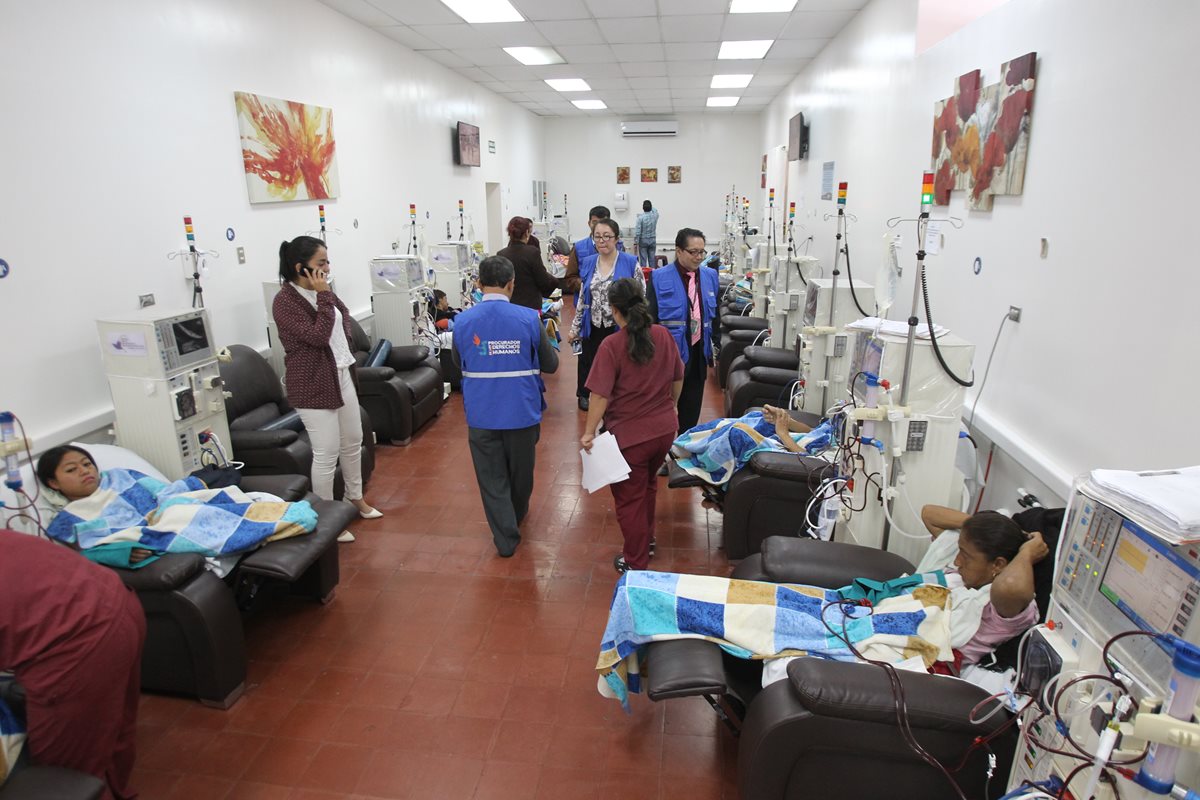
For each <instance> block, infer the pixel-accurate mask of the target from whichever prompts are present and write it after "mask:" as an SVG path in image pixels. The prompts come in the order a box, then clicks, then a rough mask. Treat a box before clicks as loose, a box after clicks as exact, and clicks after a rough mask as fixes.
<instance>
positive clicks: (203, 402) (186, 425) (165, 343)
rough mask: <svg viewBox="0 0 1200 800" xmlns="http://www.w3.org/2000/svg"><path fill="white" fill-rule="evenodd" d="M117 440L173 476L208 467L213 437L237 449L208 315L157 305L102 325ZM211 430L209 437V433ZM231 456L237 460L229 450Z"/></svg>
mask: <svg viewBox="0 0 1200 800" xmlns="http://www.w3.org/2000/svg"><path fill="white" fill-rule="evenodd" d="M96 327H97V328H98V331H99V336H100V352H101V358H102V362H103V365H104V372H105V374H106V375H107V376H108V388H109V391H110V392H111V393H112V399H113V412H114V415H115V418H116V437H117V444H119V445H120V446H122V447H127V448H129V449H130V450H133V451H134V452H136V453H138V454H139V455H141V456H142V457H143V458H145V459H146V460H147V461H149V462H150V463H151V464H153V465H154V466H156V467H158V468H159V469H160V470H161V471H162V473H163V474H164V475H166V476H167V477H168V478H170V479H171V480H178V479H179V478H182V477H184V476H186V475H188V474H189V473H191V472H193V471H194V470H197V469H199V468H200V467H201V466H202V465H201V458H200V457H201V452H202V450H201V445H202V444H204V443H206V442H207V438H208V435H209V434H214V433H215V434H216V435H217V437H218V441H219V442H221V443H222V444H223V445H224V446H225V447H226V448H228V447H229V441H230V438H229V423H228V420H227V419H226V416H225V395H224V390H223V389H222V383H221V373H220V370H219V369H218V368H217V348H216V344H215V342H214V340H213V334H212V325H211V323H210V322H209V320H208V312H207V311H205V310H204V309H193V310H190V311H183V312H179V313H175V314H164V313H163V311H162V310H161V309H158V308H149V309H146V310H145V311H143V312H134V313H132V314H130V315H129V316H127V317H121V318H114V319H104V320H98V321H97V322H96ZM202 434H204V435H205V442H202V441H201V435H202ZM225 456H226V457H228V458H232V457H233V453H232V452H230V451H228V450H226V451H225Z"/></svg>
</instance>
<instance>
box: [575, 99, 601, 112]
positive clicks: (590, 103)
mask: <svg viewBox="0 0 1200 800" xmlns="http://www.w3.org/2000/svg"><path fill="white" fill-rule="evenodd" d="M571 104H572V105H573V106H575V107H576V108H580V109H583V110H584V111H599V110H600V109H602V108H608V106H606V105H604V101H603V100H572V101H571Z"/></svg>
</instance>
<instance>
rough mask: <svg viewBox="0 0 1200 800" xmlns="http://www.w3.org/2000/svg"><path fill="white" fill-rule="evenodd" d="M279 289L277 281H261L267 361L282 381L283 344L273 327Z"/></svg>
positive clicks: (277, 330) (277, 331)
mask: <svg viewBox="0 0 1200 800" xmlns="http://www.w3.org/2000/svg"><path fill="white" fill-rule="evenodd" d="M281 288H282V286H281V285H280V283H279V281H263V285H262V290H263V305H264V306H265V307H266V309H267V348H268V352H267V361H269V362H270V364H271V368H272V369H274V370H275V374H276V375H278V376H279V378H280V380H283V373H284V365H283V355H284V353H283V343H282V342H280V341H279V329H278V328H276V327H275V295H277V294H279V290H280V289H281Z"/></svg>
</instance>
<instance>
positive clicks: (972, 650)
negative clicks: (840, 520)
mask: <svg viewBox="0 0 1200 800" xmlns="http://www.w3.org/2000/svg"><path fill="white" fill-rule="evenodd" d="M922 517H923V518H924V519H925V520H926V524H927V526H929V528H930V531H931V533H935V540H934V546H933V547H931V548H930V552H931V554H932V557H931V558H927V559H924V560H923V561H922V563H921V565H919V566H918V568H917V573H916V574H915V575H914V576H912V577H910V578H905V579H903V580H895V581H890V582H888V584H884V585H882V586H877V587H872V588H871V590H870V592H869V599H866V600H863V598H865V597H868V593H865V592H864V586H863V585H862V584H864V583H865V582H856V583H855V584H852V585H850V586H847V587H843V588H842V589H837V590H833V589H825V588H821V587H817V586H803V585H800V584H776V583H767V582H759V581H740V580H733V579H729V578H718V577H711V576H706V575H678V574H671V573H660V572H629V573H626V574H625V575H624V576H622V577H621V579H620V580H619V581H618V582H617V588H616V591H615V593H614V595H613V601H612V606H611V608H610V610H609V618H608V625H607V627H606V628H605V631H604V637H603V640H602V641H601V644H600V657H599V659H598V661H597V663H596V669H597V670H599V672H600V681H599V688H600V692H601V693H602V694H604V695H605V696H608V697H615V698H617V699H619V700H620V701H621V703H622V705H624V706H625V708H626V709H627V710H628V708H629V702H628V693H629V692H631V691H632V692H638V691H640V650H641V648H642V646H643V645H645V644H647V643H649V642H652V641H658V640H664V639H681V638H687V639H706V640H708V641H711V642H714V643H715V644H717V645H719V646H720V647H721V649H723V650H725V651H726V652H727V653H729V654H731V655H733V656H737V657H739V658H746V659H755V660H761V661H764V662H766V663H765V665H764V673H766V672H767V667H769V666H772V665H778V666H782V665H783V664H785V663H786V661H787V659H788V658H789V657H795V656H815V657H818V658H829V659H834V660H839V661H853V660H856V658H857V657H856V656H855V654H854V653H853V652H852V650H851V647H850V645H849V644H848V643H847V641H846V640H849V643H852V644H853V645H854V649H855V650H857V651H858V652H859V653H861V654H862V655H863V657H865V658H868V659H872V660H876V661H886V662H889V663H894V664H899V663H901V662H905V661H909V660H910V659H914V658H918V659H920V661H921V662H922V663H923V666H924V667H925V668H926V669H929V670H930V671H939V672H941V671H953V672H957V669H956V667H957V666H960V665H965V664H973V663H976V662H978V661H979V660H980V659H982V658H983V657H984V656H985V655H986V654H988V653H990V652H991V651H992V650H993V649H994V648H995V647H997V646H999V645H1000V644H1002V643H1003V642H1005V641H1007V640H1008V639H1010V638H1011V637H1012V636H1014V635H1016V634H1018V633H1020V632H1021V631H1023V630H1025V629H1027V628H1029V627H1031V626H1033V625H1034V624H1036V622H1037V604H1036V602H1035V601H1034V579H1033V565H1034V564H1036V563H1037V562H1038V561H1040V560H1041V559H1043V558H1045V557H1046V555H1047V554H1048V553H1049V548H1047V546H1046V543H1045V542H1044V541H1043V540H1042V536H1041V534H1040V533H1033V534H1028V535H1027V534H1026V533H1025V532H1024V531H1022V530H1021V529H1020V528H1019V527H1018V526H1017V524H1016V523H1015V522H1013V521H1012V520H1011V519H1009V518H1008V517H1006V516H1004V515H1003V514H999V513H997V512H994V511H984V512H981V513H978V514H975V515H973V516H968V515H966V514H961V513H960V512H956V511H953V509H943V508H942V507H940V506H927V507H926V509H925V512H924V513H923V514H922ZM956 526H957V527H959V528H960V529H961V530H960V532H959V533H958V535H957V536H955V535H954V534H953V533H951V532H950V531H949V529H950V528H952V527H956ZM935 529H936V530H935ZM947 557H949V558H951V559H952V561H949V562H948V563H945V564H944V565H937V562H938V560H939V559H941V560H945V559H946V558H947ZM927 564H935V566H934V567H933V570H934V571H923V570H924V569H925V568H926V567H927ZM860 603H865V604H860ZM843 637H844V638H843ZM938 665H952V667H951V668H950V669H941V668H939V666H938ZM777 669H778V667H776V670H777ZM780 676H782V672H780ZM769 677H770V676H769V675H766V674H765V675H764V683H766V682H769Z"/></svg>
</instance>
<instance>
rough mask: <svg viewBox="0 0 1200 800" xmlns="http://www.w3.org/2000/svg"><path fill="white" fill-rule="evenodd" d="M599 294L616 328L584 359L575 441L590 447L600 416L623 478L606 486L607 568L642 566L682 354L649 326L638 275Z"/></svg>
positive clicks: (670, 436) (662, 331)
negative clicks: (610, 504)
mask: <svg viewBox="0 0 1200 800" xmlns="http://www.w3.org/2000/svg"><path fill="white" fill-rule="evenodd" d="M596 227H597V230H599V228H600V226H599V225H597V226H596ZM605 299H606V300H607V303H606V305H607V306H609V307H610V308H611V310H612V318H613V320H614V321H615V323H616V326H617V328H619V330H618V331H617V332H616V333H614V334H613V335H611V336H608V337H607V338H605V339H604V341H602V342H601V343H600V346H599V348H598V349H597V351H596V358H595V360H594V361H593V362H592V367H591V373H590V374H589V375H588V379H587V388H588V389H589V390H590V391H591V397H592V400H591V405H590V406H589V408H588V416H587V423H586V424H585V425H584V429H583V437H582V438H581V439H580V442H579V443H580V444H581V445H582V446H583V449H584V450H587V451H589V452H590V451H591V449H592V441H593V440H594V439H595V438H596V430H597V428H599V427H600V423H601V421H602V420H603V422H604V427H605V429H606V430H607V431H609V432H611V433H612V434H613V436H615V437H617V445H618V446H619V447H620V448H621V455H623V456H624V457H625V461H626V462H627V463H628V464H629V477H628V478H626V479H625V480H623V481H621V482H619V483H614V484H612V485H611V487H610V488H611V489H612V494H613V501H614V505H615V506H616V509H617V522H618V523H619V524H620V525H621V535H622V536H623V537H624V539H625V547H624V550H623V552H622V553H620V554H619V555H617V557H616V558H614V559H613V566H614V567H615V568H616V570H617V572H625V571H626V570H628V569H646V567H647V566H649V562H650V555H651V550H652V547H653V542H654V501H655V498H656V496H657V493H658V477H657V471H658V467H659V465H660V464H662V463H663V461H664V459H666V457H667V452H668V451H669V450H670V449H671V443H672V442H673V441H674V439H675V431H676V429H677V428H678V426H679V418H678V417H677V416H676V413H675V401H676V400H678V399H679V392H680V390H681V389H682V388H683V360H682V359H681V358H680V357H679V348H677V347H676V346H675V341H674V339H672V338H671V333H670V331H668V330H667V329H666V328H664V327H663V326H661V325H655V324H654V319H653V317H651V316H650V307H649V306H648V305H647V303H646V295H645V292H644V291H643V290H642V285H641V284H640V283H638V281H636V280H634V279H633V278H621V279H619V280H617V281H616V282H614V283H613V284H612V285H611V287H609V289H608V292H607V297H606V298H605ZM580 313H583V312H582V311H581V312H580Z"/></svg>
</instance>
